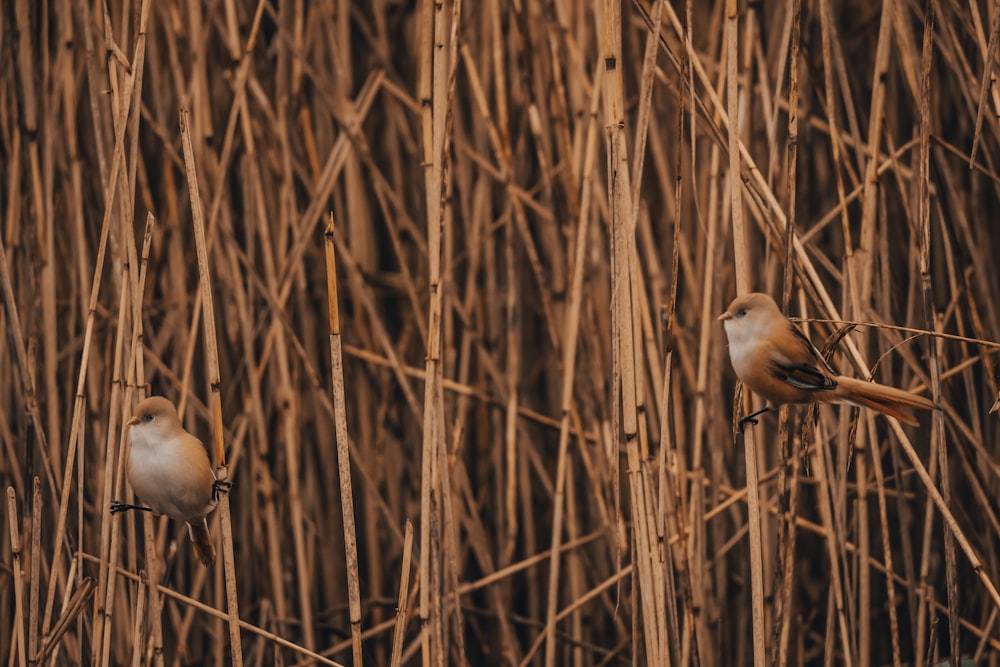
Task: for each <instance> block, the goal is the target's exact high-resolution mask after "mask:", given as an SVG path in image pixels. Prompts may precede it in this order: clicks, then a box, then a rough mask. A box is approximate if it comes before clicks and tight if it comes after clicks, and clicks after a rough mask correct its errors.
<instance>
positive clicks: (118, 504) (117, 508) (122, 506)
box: [111, 500, 153, 514]
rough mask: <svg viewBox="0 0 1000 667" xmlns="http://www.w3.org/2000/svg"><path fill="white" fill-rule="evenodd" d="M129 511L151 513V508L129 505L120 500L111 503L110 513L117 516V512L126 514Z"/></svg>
mask: <svg viewBox="0 0 1000 667" xmlns="http://www.w3.org/2000/svg"><path fill="white" fill-rule="evenodd" d="M129 510H140V511H142V512H152V511H153V508H152V507H142V506H141V505H131V504H129V503H123V502H122V501H120V500H112V501H111V513H112V514H118V513H119V512H127V511H129Z"/></svg>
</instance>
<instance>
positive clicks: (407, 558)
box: [389, 520, 413, 667]
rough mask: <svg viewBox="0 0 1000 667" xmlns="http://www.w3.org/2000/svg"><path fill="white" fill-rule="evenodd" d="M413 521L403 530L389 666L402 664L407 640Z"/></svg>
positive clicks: (407, 522)
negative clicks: (404, 644)
mask: <svg viewBox="0 0 1000 667" xmlns="http://www.w3.org/2000/svg"><path fill="white" fill-rule="evenodd" d="M412 559H413V522H412V521H410V520H407V521H406V527H405V528H404V531H403V563H402V565H401V567H400V575H399V601H398V603H397V604H396V620H395V622H394V630H393V633H392V656H391V657H390V659H389V667H400V665H401V664H402V662H401V659H402V654H403V643H404V642H405V633H406V621H407V618H408V617H409V614H410V569H411V568H412V566H413V563H412Z"/></svg>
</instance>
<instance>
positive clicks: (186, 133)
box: [180, 109, 243, 667]
mask: <svg viewBox="0 0 1000 667" xmlns="http://www.w3.org/2000/svg"><path fill="white" fill-rule="evenodd" d="M188 114H189V112H188V110H187V109H181V110H180V132H181V142H182V145H183V147H184V164H185V167H186V170H185V171H186V175H187V183H188V190H189V192H190V197H191V219H192V221H193V223H194V233H195V248H196V250H197V254H198V276H199V285H200V293H201V303H202V309H203V312H204V322H205V351H206V354H205V356H206V357H207V358H208V369H207V370H208V378H207V380H208V384H209V390H210V397H211V400H210V403H211V408H212V436H213V442H214V445H215V462H216V476H217V477H218V478H219V479H222V480H225V479H227V477H228V471H229V468H228V466H227V465H226V444H225V440H224V439H223V434H224V430H223V426H222V396H221V392H222V380H221V379H220V375H219V353H218V349H217V338H216V334H215V309H214V306H213V301H212V278H211V275H210V273H209V265H208V249H207V244H206V243H205V226H204V218H203V216H202V208H201V197H200V196H199V194H198V174H197V172H196V170H195V159H194V149H193V148H192V145H191V130H190V125H189V123H188ZM218 510H219V517H220V520H219V523H220V524H221V527H222V555H223V564H224V566H225V579H226V606H227V608H228V610H229V652H230V656H231V658H232V664H233V665H235V666H236V667H240V666H241V665H242V664H243V646H242V641H241V639H240V628H239V621H240V610H239V600H238V594H237V590H236V561H235V559H234V557H233V528H232V523H231V520H230V514H229V494H228V493H222V494H220V496H219V504H218Z"/></svg>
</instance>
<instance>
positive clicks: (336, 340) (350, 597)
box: [325, 213, 412, 666]
mask: <svg viewBox="0 0 1000 667" xmlns="http://www.w3.org/2000/svg"><path fill="white" fill-rule="evenodd" d="M333 226H334V225H333V214H332V213H331V214H330V222H329V224H328V225H327V231H326V234H325V239H326V243H325V247H326V282H327V304H328V307H329V312H330V359H331V362H332V366H331V369H330V374H331V378H332V381H333V407H334V428H335V429H336V432H337V467H338V469H339V471H340V502H341V513H342V515H343V519H344V556H345V558H346V560H347V602H348V608H349V613H350V622H351V642H352V644H351V646H352V651H353V657H354V664H355V665H359V666H360V665H361V664H362V662H363V659H362V654H361V585H360V582H359V580H358V544H357V538H356V536H355V528H354V488H353V486H352V484H351V454H350V448H349V447H348V434H347V400H346V398H345V395H344V356H343V351H342V346H343V343H342V341H341V335H340V306H339V304H338V298H339V293H338V291H337V252H336V250H335V248H334V237H333ZM410 530H411V533H412V528H411V529H410Z"/></svg>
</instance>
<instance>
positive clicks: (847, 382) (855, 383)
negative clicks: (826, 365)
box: [837, 377, 938, 426]
mask: <svg viewBox="0 0 1000 667" xmlns="http://www.w3.org/2000/svg"><path fill="white" fill-rule="evenodd" d="M837 385H838V387H837V395H838V397H839V398H840V399H841V400H844V401H847V402H849V403H854V404H856V405H862V406H864V407H867V408H871V409H872V410H877V411H879V412H881V413H882V414H885V415H889V416H890V417H895V418H896V419H898V420H899V421H901V422H903V423H904V424H909V425H911V426H919V425H920V424H919V422H918V421H917V419H916V417H914V416H913V411H912V410H911V408H917V409H920V410H934V409H936V408H937V407H938V406H937V404H936V403H934V401H931V400H929V399H926V398H924V397H923V396H918V395H917V394H911V393H910V392H908V391H903V390H902V389H896V388H895V387H887V386H886V385H884V384H877V383H875V382H865V381H864V380H858V379H856V378H848V377H839V378H837Z"/></svg>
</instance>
